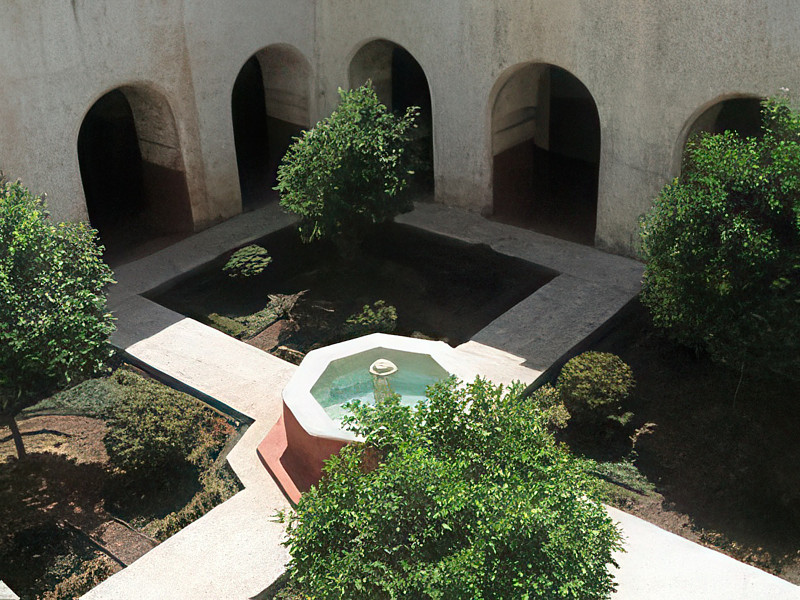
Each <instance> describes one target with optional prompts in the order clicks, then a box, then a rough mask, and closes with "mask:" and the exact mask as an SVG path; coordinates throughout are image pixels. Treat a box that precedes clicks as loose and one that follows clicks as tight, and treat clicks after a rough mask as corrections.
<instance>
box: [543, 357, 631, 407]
mask: <svg viewBox="0 0 800 600" xmlns="http://www.w3.org/2000/svg"><path fill="white" fill-rule="evenodd" d="M635 385H636V382H635V380H634V378H633V371H632V370H631V368H630V367H629V366H628V365H627V364H626V363H625V362H624V361H623V360H622V359H621V358H620V357H619V356H617V355H615V354H611V353H608V352H584V353H583V354H579V355H578V356H576V357H575V358H572V359H570V360H569V361H567V364H565V365H564V367H563V368H562V369H561V373H560V374H559V376H558V380H557V381H556V387H557V389H558V392H559V394H560V396H561V399H562V401H563V402H564V406H566V408H567V410H568V411H569V413H570V414H571V415H572V416H573V417H575V418H576V419H579V420H598V419H600V420H603V419H608V418H612V419H614V418H616V419H619V418H620V412H621V410H622V403H623V402H624V401H625V400H627V399H628V397H629V396H630V395H631V392H633V388H634V387H635Z"/></svg>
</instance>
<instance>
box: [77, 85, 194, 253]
mask: <svg viewBox="0 0 800 600" xmlns="http://www.w3.org/2000/svg"><path fill="white" fill-rule="evenodd" d="M78 161H79V164H80V171H81V179H82V182H83V190H84V194H85V196H86V207H87V210H88V213H89V221H90V222H91V224H92V226H93V227H95V228H96V229H97V230H98V231H99V234H100V241H101V242H102V243H103V245H104V246H105V247H106V258H107V260H109V261H110V262H118V261H120V260H122V259H125V258H129V257H132V256H135V255H140V254H142V253H146V252H148V251H149V250H153V249H157V248H158V247H161V246H163V245H165V244H166V243H168V242H169V241H170V240H172V239H174V238H176V237H181V236H182V235H185V234H186V233H188V232H190V231H191V230H192V211H191V203H190V201H189V191H188V188H187V185H186V176H185V173H184V166H183V157H182V155H181V147H180V140H179V138H178V131H177V127H176V125H175V120H174V118H173V115H172V110H171V109H170V107H169V105H168V104H167V101H166V99H165V98H164V97H163V96H162V95H161V94H159V93H157V92H155V91H153V90H151V89H146V88H142V87H138V86H123V87H120V88H117V89H115V90H112V91H110V92H108V93H106V94H105V95H104V96H102V97H101V98H100V99H99V100H97V101H96V102H95V103H94V104H93V105H92V107H91V108H90V109H89V111H88V112H87V113H86V116H85V117H84V119H83V122H82V123H81V128H80V131H79V133H78Z"/></svg>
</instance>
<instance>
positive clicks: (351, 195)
mask: <svg viewBox="0 0 800 600" xmlns="http://www.w3.org/2000/svg"><path fill="white" fill-rule="evenodd" d="M339 96H340V102H339V106H338V108H337V109H336V110H335V111H334V112H333V113H332V114H331V116H329V117H328V118H327V119H324V120H322V121H320V122H319V123H317V124H316V125H315V126H314V127H313V128H312V129H310V130H308V131H306V132H304V133H303V135H302V136H301V137H299V138H297V139H296V140H295V142H294V144H292V146H291V147H290V148H289V150H288V152H287V153H286V155H285V156H284V158H283V161H282V162H281V164H280V166H279V167H278V185H277V186H276V188H275V189H276V190H278V191H279V192H280V195H281V206H283V207H284V208H286V209H287V210H289V211H291V212H293V213H295V214H297V215H298V216H299V217H300V226H299V227H300V235H301V237H302V238H303V240H304V241H306V242H310V241H313V240H316V239H320V238H332V239H333V240H334V241H337V242H341V245H340V250H346V248H347V246H348V245H349V246H351V247H352V246H353V243H354V242H355V241H356V240H358V239H359V238H360V237H361V235H362V234H363V231H364V230H365V228H367V227H369V226H370V225H372V224H374V223H379V222H382V221H385V220H387V219H390V218H392V217H394V216H395V215H397V214H399V213H402V212H407V211H409V210H411V208H412V203H411V200H410V199H409V198H408V196H406V195H404V194H402V193H401V192H402V190H403V189H404V188H405V186H406V184H407V180H408V176H409V174H410V167H409V164H410V162H409V161H410V153H409V143H410V137H409V133H410V131H411V129H412V128H413V127H415V125H414V121H415V119H416V116H417V114H418V112H419V109H418V108H416V107H411V108H409V109H408V110H407V111H406V113H405V115H403V116H400V117H397V116H395V115H393V114H392V113H391V112H390V111H388V110H387V109H386V106H384V105H383V104H381V102H380V101H379V100H378V96H377V95H376V94H375V91H374V90H373V89H372V84H371V83H370V82H367V83H366V84H365V85H363V86H362V87H360V88H357V89H354V90H349V91H345V90H341V89H340V90H339Z"/></svg>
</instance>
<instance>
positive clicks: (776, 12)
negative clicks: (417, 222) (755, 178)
mask: <svg viewBox="0 0 800 600" xmlns="http://www.w3.org/2000/svg"><path fill="white" fill-rule="evenodd" d="M377 4H379V5H377ZM376 5H377V6H376ZM318 22H319V26H318V36H317V37H318V43H319V46H320V64H319V67H318V68H319V70H320V71H321V72H324V73H325V74H326V78H325V80H324V81H323V83H327V86H324V87H323V91H324V95H325V98H327V99H328V100H330V99H331V98H333V97H334V91H335V87H336V85H338V84H341V82H344V81H347V79H346V77H345V73H346V69H347V62H348V60H349V58H350V57H351V56H352V55H353V53H354V52H355V51H356V50H357V49H358V47H359V46H360V45H362V44H363V43H364V42H366V41H368V40H370V39H374V38H386V39H389V40H391V41H394V42H396V43H399V44H401V45H402V46H403V47H405V48H406V49H407V50H408V51H409V52H411V54H412V55H414V57H415V58H416V59H417V61H418V62H419V63H420V64H421V65H422V67H423V68H424V69H425V72H426V74H427V76H428V81H429V82H430V85H431V94H432V103H433V113H434V115H433V121H434V153H435V164H436V195H437V199H438V200H439V201H442V202H447V203H451V204H458V205H463V206H468V207H470V208H473V209H475V210H482V209H486V208H488V207H489V206H490V204H491V198H492V192H491V186H492V177H491V156H492V135H491V131H492V119H491V115H492V107H493V105H494V98H495V95H496V94H497V92H498V90H500V89H502V87H503V85H504V83H505V81H506V77H505V76H504V75H505V74H507V73H508V72H509V71H508V70H509V69H513V68H515V67H518V66H519V65H520V64H522V63H529V62H537V63H551V64H554V65H556V66H559V67H562V68H564V69H566V70H567V71H569V72H570V73H572V74H573V75H575V76H576V77H578V79H579V80H580V81H581V82H582V83H583V84H584V85H586V87H587V88H588V89H589V91H590V92H591V94H592V95H593V97H594V99H595V102H596V103H597V108H598V112H599V115H600V122H601V133H602V136H601V161H600V192H599V206H598V223H597V236H596V240H597V243H598V245H599V246H601V247H605V248H609V249H612V250H615V251H618V252H623V253H631V252H632V251H633V250H634V248H635V246H636V243H637V221H638V217H639V216H640V215H641V214H642V213H643V212H644V211H646V210H647V208H648V207H649V205H650V203H651V201H652V198H653V197H654V195H655V194H656V193H657V192H658V190H659V189H660V187H661V186H662V185H663V184H664V183H665V182H666V181H667V180H669V179H670V178H671V177H673V176H674V175H675V174H676V173H677V166H678V162H677V157H678V156H679V147H680V145H681V143H682V141H683V136H685V132H686V129H687V127H688V125H689V123H690V121H691V119H692V118H693V117H694V116H697V115H698V114H699V113H700V112H702V110H701V107H707V106H708V104H709V103H710V102H712V101H714V100H716V99H719V98H723V97H726V96H730V95H735V94H756V95H769V94H773V93H775V92H777V91H778V89H779V88H780V87H782V86H785V87H789V88H790V89H794V90H797V91H798V92H800V69H798V68H797V65H798V64H800V36H798V35H796V32H797V31H800V11H798V10H797V9H796V6H795V5H793V3H792V2H791V0H762V1H759V2H753V1H752V0H712V1H706V2H696V1H694V0H669V1H666V2H652V1H646V0H622V1H619V2H611V3H609V2H596V1H593V0H563V1H561V2H549V1H545V0H539V1H531V0H493V1H489V0H458V1H452V2H435V3H432V2H426V1H424V0H406V1H404V2H384V3H375V2H371V1H369V0H348V1H346V2H343V1H342V0H320V6H319V9H318ZM326 108H327V109H330V108H331V107H330V106H329V105H328V106H327V107H326Z"/></svg>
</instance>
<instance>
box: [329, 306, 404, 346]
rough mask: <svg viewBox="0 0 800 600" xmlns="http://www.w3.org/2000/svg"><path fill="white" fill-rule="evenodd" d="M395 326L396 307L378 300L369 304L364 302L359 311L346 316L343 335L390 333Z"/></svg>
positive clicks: (356, 335)
mask: <svg viewBox="0 0 800 600" xmlns="http://www.w3.org/2000/svg"><path fill="white" fill-rule="evenodd" d="M396 328H397V309H395V307H394V306H390V305H388V304H386V302H384V301H383V300H378V301H377V302H375V304H373V305H372V306H370V305H369V304H365V305H364V308H363V309H362V311H361V312H360V313H356V314H354V315H351V316H349V317H348V318H347V321H345V323H344V327H343V332H342V333H343V334H344V336H345V337H358V336H361V335H367V334H369V333H391V332H393V331H394V330H395V329H396Z"/></svg>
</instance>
